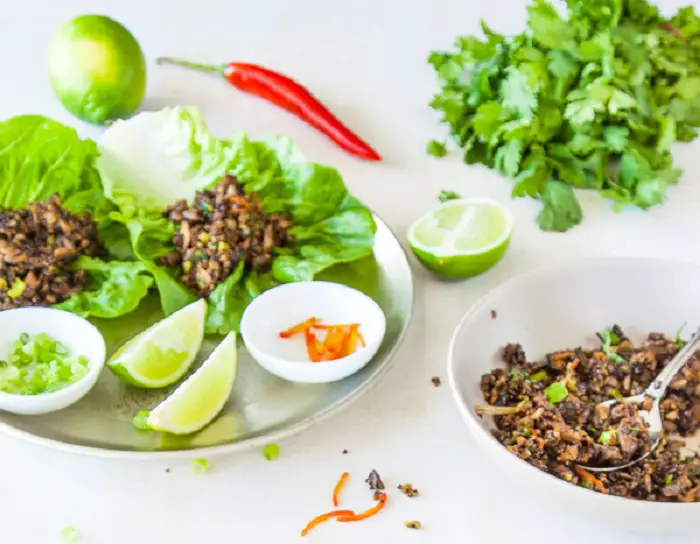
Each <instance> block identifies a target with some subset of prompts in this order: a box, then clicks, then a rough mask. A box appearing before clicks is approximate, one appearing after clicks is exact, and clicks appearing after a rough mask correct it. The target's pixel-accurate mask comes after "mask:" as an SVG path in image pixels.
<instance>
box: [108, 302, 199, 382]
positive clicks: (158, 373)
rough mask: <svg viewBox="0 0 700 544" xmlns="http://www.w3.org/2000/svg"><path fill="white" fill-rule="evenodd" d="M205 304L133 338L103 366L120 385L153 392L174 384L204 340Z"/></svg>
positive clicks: (177, 314) (176, 315) (194, 304)
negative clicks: (115, 377) (122, 383)
mask: <svg viewBox="0 0 700 544" xmlns="http://www.w3.org/2000/svg"><path fill="white" fill-rule="evenodd" d="M206 314H207V303H206V302H205V301H204V300H203V299H201V300H198V301H197V302H194V303H192V304H189V305H188V306H185V307H184V308H182V309H181V310H178V311H177V312H175V313H174V314H172V315H170V316H168V317H166V318H165V319H163V320H161V321H159V322H158V323H156V324H155V325H152V326H151V327H149V328H148V329H146V330H145V331H143V332H141V333H139V334H138V335H136V336H134V337H133V338H132V339H131V340H129V341H128V342H127V343H126V344H124V345H123V346H122V347H120V348H119V349H118V350H117V352H116V353H115V354H114V355H112V357H111V358H110V360H109V361H108V362H107V366H108V367H109V369H110V370H111V371H112V372H114V373H115V374H116V375H117V376H119V378H121V380H122V381H124V382H126V383H128V384H130V385H135V386H137V387H144V388H147V389H156V388H158V387H166V386H168V385H170V384H173V383H175V382H176V381H177V380H179V379H180V378H182V376H184V375H185V372H187V370H188V369H189V368H190V366H191V365H192V363H193V362H194V360H195V358H196V357H197V352H198V351H199V348H200V346H201V345H202V340H203V338H204V321H205V317H206Z"/></svg>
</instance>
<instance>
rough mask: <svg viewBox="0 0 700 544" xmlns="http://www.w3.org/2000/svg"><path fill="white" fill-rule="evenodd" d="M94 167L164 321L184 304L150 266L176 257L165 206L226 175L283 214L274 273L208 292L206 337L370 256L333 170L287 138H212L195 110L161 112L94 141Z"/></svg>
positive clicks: (370, 230) (182, 294)
mask: <svg viewBox="0 0 700 544" xmlns="http://www.w3.org/2000/svg"><path fill="white" fill-rule="evenodd" d="M97 167H98V170H99V172H100V174H101V176H102V179H103V183H104V185H105V190H106V193H107V195H108V196H109V198H111V199H112V200H113V201H114V202H115V204H116V205H117V206H118V207H119V211H118V212H113V213H111V214H110V217H111V218H112V219H113V220H115V221H118V222H120V223H121V224H122V225H124V228H125V229H126V230H127V231H128V232H129V238H130V243H131V251H132V253H133V255H134V256H135V257H136V258H138V259H139V260H141V261H142V262H144V263H146V266H147V267H148V268H149V269H150V270H151V271H152V274H153V275H154V277H155V279H156V284H157V287H158V290H159V292H160V296H161V303H162V306H163V311H164V312H165V313H166V314H169V313H172V312H173V311H175V310H177V309H178V308H180V307H181V306H183V305H184V304H186V302H187V301H188V298H189V297H188V296H187V294H186V293H187V292H186V291H185V290H184V287H182V286H181V285H180V284H179V282H178V281H177V279H176V278H175V277H174V276H173V275H172V274H171V273H170V272H169V271H165V270H164V269H160V268H158V267H156V265H155V264H154V261H155V259H156V258H157V257H158V256H160V255H163V254H165V253H167V252H168V251H170V250H171V249H172V242H171V238H172V233H173V230H172V225H171V224H170V223H169V222H167V221H166V220H164V219H163V217H162V212H163V210H164V208H166V207H167V206H169V205H170V204H172V203H174V202H176V201H178V200H180V199H185V200H188V201H191V200H192V199H193V198H194V196H195V194H196V192H197V191H198V190H202V189H205V188H209V187H211V186H212V185H214V184H215V183H216V182H217V181H218V180H219V179H220V178H221V177H222V176H223V175H224V174H225V173H230V174H232V175H234V176H235V177H236V178H237V179H238V180H239V181H240V182H241V183H242V184H243V186H244V188H245V190H246V192H248V193H253V192H255V193H257V195H258V197H259V198H260V201H261V202H262V205H263V207H264V209H265V211H266V212H268V213H273V212H286V213H287V214H289V216H290V217H291V219H292V222H293V225H294V226H293V227H292V229H291V231H290V232H291V234H292V236H293V243H292V244H291V245H290V246H289V247H287V248H284V250H281V251H280V252H279V254H278V255H277V257H276V258H275V260H274V262H273V266H272V270H271V271H270V272H269V273H265V274H257V273H251V272H250V271H247V270H244V269H243V268H242V267H240V268H238V269H237V270H236V271H235V272H234V273H233V274H232V275H231V276H230V277H229V278H228V279H227V280H226V281H224V282H223V283H222V284H220V285H219V286H218V287H217V288H216V289H215V290H214V292H213V293H212V294H211V296H210V300H209V314H208V317H207V332H210V333H211V332H217V333H221V334H224V333H226V332H229V331H231V330H237V329H238V323H239V321H240V317H241V315H242V312H243V310H244V309H245V307H246V306H247V304H248V303H249V302H250V301H251V300H252V299H253V298H254V297H256V296H257V295H258V294H260V293H261V292H262V291H264V290H266V289H269V288H271V287H273V286H274V285H276V284H278V283H284V282H293V281H302V280H310V279H313V278H314V276H315V275H317V274H318V273H320V272H322V271H323V270H326V269H328V268H330V267H332V266H334V265H337V264H340V263H346V262H352V261H356V260H358V259H361V258H363V257H366V256H368V255H370V254H371V253H372V247H373V244H374V233H375V231H376V225H375V223H374V219H373V218H372V214H371V212H370V211H369V210H368V209H367V208H366V207H365V206H364V205H362V204H361V203H360V202H359V201H358V200H356V199H355V198H353V197H352V196H351V195H350V194H349V193H348V190H347V188H346V187H345V184H344V183H343V180H342V177H341V176H340V174H339V173H338V171H337V170H335V169H334V168H331V167H329V166H324V165H320V164H315V163H312V162H310V161H309V160H308V159H307V158H306V157H305V156H304V155H303V154H302V153H301V151H300V150H299V148H298V147H297V146H296V145H295V144H294V143H293V142H292V141H291V140H289V139H287V138H282V137H271V138H266V139H263V140H251V139H249V138H248V137H247V136H246V135H245V134H238V135H235V136H234V137H232V138H230V139H227V140H219V139H215V138H214V137H212V136H211V135H210V134H209V132H208V130H207V128H206V125H205V124H204V121H203V120H202V116H201V114H200V113H199V111H198V110H196V109H195V108H166V109H165V110H162V111H160V112H148V113H142V114H139V115H137V116H136V117H134V118H132V119H129V120H127V121H120V122H118V123H115V124H114V125H113V126H112V127H110V128H109V129H108V130H107V131H106V133H105V136H104V137H103V139H102V140H101V141H100V158H99V160H98V162H97Z"/></svg>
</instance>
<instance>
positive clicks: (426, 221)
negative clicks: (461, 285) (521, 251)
mask: <svg viewBox="0 0 700 544" xmlns="http://www.w3.org/2000/svg"><path fill="white" fill-rule="evenodd" d="M512 233H513V216H512V215H511V214H510V212H509V211H508V210H507V209H506V208H505V207H504V206H502V205H501V204H499V203H498V202H496V201H495V200H491V199H489V198H461V199H458V200H450V201H447V202H445V203H444V204H442V205H440V206H438V207H437V208H435V209H434V210H432V211H430V212H428V213H427V214H425V215H424V216H423V217H421V218H420V219H418V221H416V222H415V223H413V225H411V227H410V228H409V229H408V243H409V245H410V246H411V249H412V250H413V253H415V254H416V257H418V259H419V260H420V262H421V263H423V264H424V265H425V266H426V268H428V269H430V270H432V271H433V272H435V273H436V274H439V275H441V276H444V277H446V278H455V279H457V278H470V277H472V276H478V275H479V274H483V273H484V272H486V271H487V270H489V269H490V268H492V267H493V266H495V265H496V263H498V261H500V260H501V259H502V258H503V255H505V253H506V250H507V249H508V245H509V244H510V238H511V235H512Z"/></svg>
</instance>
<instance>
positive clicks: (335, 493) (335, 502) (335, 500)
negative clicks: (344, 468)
mask: <svg viewBox="0 0 700 544" xmlns="http://www.w3.org/2000/svg"><path fill="white" fill-rule="evenodd" d="M348 476H350V473H348V472H343V474H342V475H341V476H340V480H338V483H337V484H335V488H334V489H333V506H335V507H336V508H338V497H339V496H340V491H341V490H342V489H343V486H344V485H345V482H346V481H347V479H348Z"/></svg>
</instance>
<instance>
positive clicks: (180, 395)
mask: <svg viewBox="0 0 700 544" xmlns="http://www.w3.org/2000/svg"><path fill="white" fill-rule="evenodd" d="M237 368H238V352H237V351H236V333H233V332H232V333H229V334H228V335H227V336H226V338H224V339H223V341H222V342H221V344H219V345H218V346H217V347H216V349H215V350H214V351H212V353H211V355H209V358H208V359H207V360H206V361H204V363H202V366H201V367H199V369H198V370H197V372H195V373H194V374H192V376H190V377H189V378H187V380H185V381H184V382H183V383H182V384H180V386H179V387H178V388H177V389H176V390H175V391H174V392H173V394H172V395H170V396H169V397H168V398H167V399H165V400H164V401H163V402H161V403H160V404H159V405H158V406H156V408H155V409H154V410H151V415H150V416H149V417H148V426H149V427H150V428H151V429H153V430H156V431H164V432H167V433H171V434H190V433H193V432H195V431H198V430H200V429H202V428H204V427H205V426H206V425H208V424H209V423H210V422H211V421H212V420H213V419H214V418H215V417H216V416H217V415H218V414H219V412H221V409H222V408H223V407H224V405H225V404H226V401H228V399H229V397H230V396H231V391H232V390H233V384H234V383H235V381H236V369H237Z"/></svg>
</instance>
